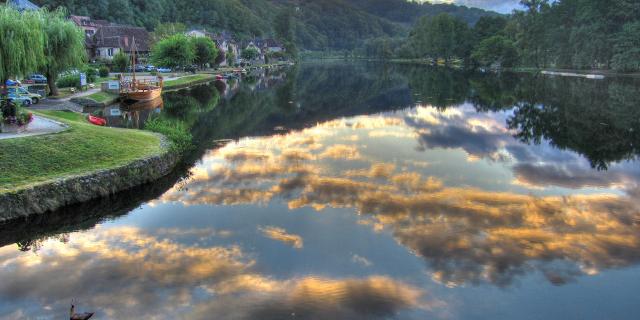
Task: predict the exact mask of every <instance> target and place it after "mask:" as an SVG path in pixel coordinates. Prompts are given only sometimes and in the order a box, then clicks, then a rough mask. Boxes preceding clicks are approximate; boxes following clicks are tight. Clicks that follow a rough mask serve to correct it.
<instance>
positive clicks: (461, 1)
mask: <svg viewBox="0 0 640 320" xmlns="http://www.w3.org/2000/svg"><path fill="white" fill-rule="evenodd" d="M430 2H432V3H455V4H457V5H465V6H467V7H477V8H482V9H487V10H493V11H496V12H500V13H510V12H511V11H512V10H513V9H516V8H519V7H520V4H519V2H520V1H519V0H430Z"/></svg>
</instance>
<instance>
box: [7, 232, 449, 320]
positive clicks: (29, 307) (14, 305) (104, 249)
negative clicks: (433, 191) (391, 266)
mask: <svg viewBox="0 0 640 320" xmlns="http://www.w3.org/2000/svg"><path fill="white" fill-rule="evenodd" d="M173 233H174V232H173V231H169V232H163V234H164V235H171V234H173ZM188 233H189V234H200V232H191V231H190V232H188ZM0 261H2V266H3V268H2V269H0V278H2V279H3V280H2V282H0V317H20V318H34V317H36V316H47V317H53V318H63V317H64V316H65V315H68V308H69V301H71V299H72V298H77V299H79V307H80V308H81V309H83V310H91V311H94V312H96V316H97V317H99V318H101V319H132V318H135V319H146V318H153V317H156V316H158V315H162V317H166V318H189V319H211V317H212V315H215V318H216V319H281V318H284V317H290V316H291V315H292V314H296V318H297V319H345V318H353V319H357V318H367V319H387V318H390V317H394V316H395V315H396V314H397V313H399V312H402V311H406V310H412V309H428V308H435V307H442V306H443V304H442V302H440V301H438V300H436V299H434V298H432V297H429V296H428V295H426V293H425V292H424V291H422V290H420V289H417V288H415V287H413V286H411V285H408V284H405V283H403V282H400V281H396V280H394V279H392V278H389V277H384V276H371V277H365V278H345V279H340V278H331V277H303V278H292V279H282V280H276V279H272V278H269V277H266V276H263V275H261V274H259V273H256V272H255V271H254V270H253V269H254V268H253V266H254V265H255V261H254V260H252V259H249V258H247V254H246V253H245V252H243V251H242V250H241V249H240V248H238V247H235V246H230V247H196V246H189V245H184V244H179V243H177V242H174V241H173V240H171V239H169V238H156V237H154V236H152V235H149V234H145V232H144V231H142V230H140V229H135V228H114V229H101V228H98V229H95V230H93V231H92V232H91V233H78V234H72V235H71V237H70V238H69V239H68V242H67V243H61V242H59V241H55V240H49V241H46V242H45V243H43V244H42V247H41V248H40V251H38V253H37V254H35V253H30V252H27V253H25V252H20V251H18V250H16V249H15V248H14V247H12V246H6V247H4V248H0Z"/></svg>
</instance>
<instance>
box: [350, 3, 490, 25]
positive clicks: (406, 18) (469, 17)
mask: <svg viewBox="0 0 640 320" xmlns="http://www.w3.org/2000/svg"><path fill="white" fill-rule="evenodd" d="M345 1H346V2H348V3H350V4H352V5H353V6H355V7H357V8H360V9H362V10H364V11H366V12H368V13H370V14H373V15H376V16H379V17H382V18H385V19H388V20H390V21H393V22H397V23H401V24H404V25H413V24H414V23H415V22H416V20H418V18H420V17H423V16H427V17H434V16H437V15H438V14H440V13H448V14H450V15H452V16H455V17H458V18H460V19H461V20H463V21H465V22H467V23H468V24H475V23H476V22H477V21H478V20H479V19H480V17H482V16H486V15H493V16H497V15H498V14H497V13H495V12H487V11H485V10H482V9H478V8H467V7H463V6H456V5H452V4H444V3H429V2H424V3H417V2H413V1H407V0H345Z"/></svg>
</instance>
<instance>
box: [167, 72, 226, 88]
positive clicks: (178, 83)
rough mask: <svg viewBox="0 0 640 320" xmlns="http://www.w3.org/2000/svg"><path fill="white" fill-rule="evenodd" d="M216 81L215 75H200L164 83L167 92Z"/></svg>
mask: <svg viewBox="0 0 640 320" xmlns="http://www.w3.org/2000/svg"><path fill="white" fill-rule="evenodd" d="M213 79H215V76H214V75H213V74H208V73H199V74H194V75H191V76H184V77H180V78H178V79H175V80H167V81H165V82H164V88H165V89H167V90H171V89H178V88H183V87H186V86H190V85H194V84H197V83H200V82H206V81H211V80H213Z"/></svg>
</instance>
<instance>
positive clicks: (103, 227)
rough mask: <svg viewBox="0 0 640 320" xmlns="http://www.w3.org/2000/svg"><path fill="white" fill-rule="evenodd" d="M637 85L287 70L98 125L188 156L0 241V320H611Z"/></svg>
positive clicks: (423, 72)
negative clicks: (152, 136) (87, 314)
mask: <svg viewBox="0 0 640 320" xmlns="http://www.w3.org/2000/svg"><path fill="white" fill-rule="evenodd" d="M639 84H640V82H639V81H638V80H637V79H633V78H615V79H614V78H607V79H602V80H599V79H583V78H564V77H557V76H552V75H529V74H506V73H505V74H501V75H495V74H479V73H467V72H463V71H455V70H446V69H433V68H428V67H414V66H395V65H382V64H369V63H344V62H329V63H302V64H300V65H298V66H295V67H291V68H290V69H282V70H267V71H262V72H259V73H257V74H253V75H249V76H247V77H245V78H244V79H242V80H241V81H240V80H228V81H226V82H216V83H212V84H209V85H203V86H199V87H196V88H192V89H190V90H181V91H177V92H172V93H167V94H165V95H164V97H163V99H162V101H161V103H157V104H154V105H152V106H145V107H140V108H138V109H136V108H131V107H130V106H129V107H128V108H127V107H118V106H114V107H110V108H107V110H103V112H105V113H106V114H107V115H109V116H112V117H113V118H112V119H111V120H110V122H111V124H112V125H117V126H125V127H136V128H138V127H142V126H144V122H145V121H146V119H147V118H148V117H150V116H154V115H155V116H160V117H167V118H170V119H175V121H179V122H180V123H182V124H183V125H185V126H187V127H188V128H190V131H191V133H192V135H193V137H194V142H195V148H194V150H193V152H191V153H190V154H189V155H188V156H187V157H186V159H185V164H183V165H182V166H181V167H180V168H178V169H177V170H176V172H175V173H174V174H172V175H170V176H168V177H166V178H163V179H161V180H160V181H157V182H155V183H152V184H149V185H146V186H141V187H138V188H135V189H133V190H130V191H127V192H123V193H121V194H117V195H114V196H112V197H109V198H104V199H100V200H96V201H92V202H88V203H84V204H80V205H75V206H72V207H69V208H65V209H63V210H60V211H59V212H55V213H50V214H46V215H42V216H36V217H31V218H29V219H28V220H25V221H15V222H12V223H10V224H5V225H0V279H1V281H0V318H7V319H14V318H15V319H22V318H33V319H36V318H37V319H62V318H65V317H66V316H67V315H68V312H69V311H68V310H69V304H70V302H71V301H72V299H74V301H75V304H76V306H77V309H78V311H82V310H84V311H93V312H96V315H95V316H94V317H95V318H96V319H146V318H158V319H176V318H179V319H182V318H188V319H432V318H437V319H439V318H442V319H632V318H634V317H635V316H637V314H640V304H638V303H637V302H638V292H640V200H638V199H640V197H639V196H640V166H638V161H637V155H638V152H639V149H638V148H639V146H640V109H638V108H637V106H638V103H639V102H640V92H639V91H638V89H637V88H638V87H639ZM114 108H115V109H118V110H117V111H111V109H114ZM115 109H114V110H115ZM123 114H124V115H123Z"/></svg>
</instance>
